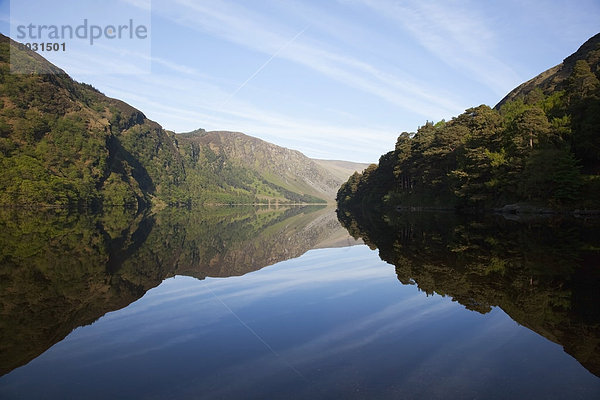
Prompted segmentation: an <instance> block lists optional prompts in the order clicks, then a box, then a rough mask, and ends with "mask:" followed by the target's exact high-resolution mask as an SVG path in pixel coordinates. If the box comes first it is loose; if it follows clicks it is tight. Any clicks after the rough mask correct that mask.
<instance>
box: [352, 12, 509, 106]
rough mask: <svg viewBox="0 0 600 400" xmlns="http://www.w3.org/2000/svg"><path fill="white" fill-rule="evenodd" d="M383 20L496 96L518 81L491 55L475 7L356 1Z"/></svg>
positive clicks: (491, 42) (491, 41) (487, 32)
mask: <svg viewBox="0 0 600 400" xmlns="http://www.w3.org/2000/svg"><path fill="white" fill-rule="evenodd" d="M356 1H358V2H360V3H362V4H363V5H365V6H367V7H369V8H371V9H372V10H375V11H376V12H378V13H379V14H381V15H383V16H385V17H386V18H391V19H393V20H394V21H397V22H399V23H400V24H401V25H402V26H403V27H404V28H405V29H406V30H408V31H409V32H410V33H411V35H412V36H413V37H414V38H415V39H416V40H417V41H418V42H419V43H420V44H421V45H422V46H424V47H425V48H426V49H428V50H429V51H430V52H431V53H432V54H434V55H435V56H437V57H438V58H439V59H440V60H441V61H442V62H444V63H446V64H448V65H450V66H451V67H453V68H455V69H459V70H463V71H467V72H468V73H469V74H472V75H473V77H474V78H475V79H477V80H478V81H480V82H482V83H484V84H485V85H487V86H488V87H489V88H491V89H492V90H494V91H495V92H496V93H498V94H504V93H506V91H507V90H509V89H511V88H512V87H513V86H514V85H515V83H517V82H519V81H520V78H519V77H518V75H517V74H516V73H515V72H514V71H513V70H512V69H511V68H510V67H509V66H508V65H507V64H505V63H504V62H503V61H502V60H500V59H499V58H498V57H496V56H494V55H493V54H494V53H493V50H494V46H495V44H496V36H495V34H494V33H493V32H492V30H491V29H489V28H488V27H487V26H486V24H485V18H484V17H483V16H482V15H479V14H477V12H476V11H475V10H474V9H475V7H468V6H465V5H463V6H462V7H456V5H455V4H454V3H448V2H443V3H432V2H427V1H403V2H393V1H390V0H356Z"/></svg>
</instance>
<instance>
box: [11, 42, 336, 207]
mask: <svg viewBox="0 0 600 400" xmlns="http://www.w3.org/2000/svg"><path fill="white" fill-rule="evenodd" d="M11 53H12V55H13V59H12V61H13V63H17V64H18V66H19V70H21V71H28V73H24V74H12V73H10V64H9V63H10V60H11V57H10V55H11ZM0 105H1V107H0V168H2V171H3V173H2V175H1V176H0V205H3V206H21V207H22V206H40V205H43V206H80V207H89V206H102V205H127V206H134V207H137V208H144V207H147V206H149V205H151V204H159V205H165V204H187V205H190V204H207V203H211V204H232V203H237V204H239V203H243V204H252V203H256V202H269V201H273V202H279V203H317V202H321V203H325V202H326V200H327V199H331V200H333V198H334V195H335V191H336V190H337V188H338V187H339V185H340V184H341V183H342V181H341V180H339V179H337V178H335V177H333V175H331V174H329V172H328V171H326V170H324V169H322V168H320V167H318V166H316V165H315V164H314V163H313V162H312V161H311V160H310V159H308V158H307V157H305V156H304V155H302V154H301V153H299V152H294V153H297V154H296V157H295V159H293V160H292V161H293V162H291V163H287V164H286V161H285V159H277V158H276V157H274V154H275V153H276V152H278V151H279V150H278V149H283V148H280V147H278V146H275V145H271V144H266V142H262V141H259V140H258V139H254V138H251V139H252V140H254V141H257V142H262V143H264V145H261V146H262V147H264V148H265V149H267V150H268V151H267V152H263V153H261V154H262V155H261V157H255V156H256V153H255V152H252V151H250V150H251V149H248V153H247V154H244V153H243V152H241V153H240V152H238V153H237V154H232V153H230V152H228V151H226V149H225V148H219V147H215V146H214V145H213V144H212V143H208V142H205V141H204V139H201V137H202V136H203V133H202V132H195V133H192V134H187V135H177V134H175V133H172V132H168V131H166V130H164V129H163V128H162V127H161V126H160V125H159V124H157V123H156V122H154V121H151V120H149V119H147V118H146V116H145V115H144V114H143V113H142V112H141V111H139V110H137V109H135V108H133V107H131V106H130V105H128V104H126V103H124V102H122V101H120V100H116V99H112V98H109V97H107V96H105V95H104V94H102V93H100V92H99V91H98V90H96V89H95V88H93V87H92V86H90V85H86V84H83V83H78V82H76V81H74V80H73V79H71V78H70V77H69V76H68V75H67V74H66V73H65V72H64V71H62V70H60V69H59V68H57V67H56V66H54V65H52V64H51V63H49V62H48V61H46V60H45V59H44V58H43V57H41V56H40V55H38V54H36V53H35V52H32V51H29V50H27V49H25V50H20V49H18V48H17V46H16V42H14V41H11V40H10V39H9V38H7V37H5V36H1V37H0ZM243 136H245V135H243ZM245 137H246V138H249V137H248V136H245ZM248 140H249V139H248ZM267 145H268V146H267ZM283 150H285V151H288V152H292V151H291V150H287V149H283ZM252 157H255V159H257V160H258V159H260V158H262V159H263V160H270V161H269V162H271V163H272V164H273V163H274V162H275V161H277V162H278V164H273V165H275V166H276V169H278V170H286V171H291V172H290V173H289V174H287V175H285V176H278V175H277V174H275V173H271V171H272V169H271V170H270V169H265V170H264V171H263V170H261V168H262V167H264V165H256V168H251V166H250V165H248V163H247V162H246V160H247V159H252ZM270 157H271V158H272V159H270ZM273 160H275V161H273Z"/></svg>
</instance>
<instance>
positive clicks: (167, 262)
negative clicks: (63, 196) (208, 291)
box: [0, 206, 343, 374]
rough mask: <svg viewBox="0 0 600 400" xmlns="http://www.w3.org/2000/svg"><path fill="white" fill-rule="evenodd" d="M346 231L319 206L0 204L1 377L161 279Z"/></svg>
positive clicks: (292, 252)
mask: <svg viewBox="0 0 600 400" xmlns="http://www.w3.org/2000/svg"><path fill="white" fill-rule="evenodd" d="M336 230H338V231H339V230H343V228H341V227H340V225H339V223H338V222H337V220H336V219H335V216H334V215H332V213H331V210H329V209H326V208H325V207H324V206H305V207H288V208H285V207H281V208H278V209H269V208H266V207H265V208H254V207H217V208H213V209H201V210H188V209H181V208H168V209H165V210H163V211H161V212H159V213H157V214H148V215H141V214H136V213H135V212H133V211H131V212H130V211H128V210H127V209H123V208H110V209H108V210H107V211H105V212H104V213H103V214H81V213H70V212H68V211H65V210H47V211H36V212H34V211H26V210H6V209H5V210H0V354H2V357H1V358H0V374H4V373H7V372H8V371H10V370H12V369H14V368H16V367H18V366H20V365H23V364H25V363H27V362H28V361H29V360H31V359H33V358H35V357H37V356H38V355H39V354H40V353H42V352H43V351H45V350H46V349H47V348H49V347H50V346H52V345H53V344H54V343H56V342H58V341H60V340H62V339H63V338H64V337H65V336H66V335H68V334H69V333H70V332H71V330H73V329H74V328H76V327H78V326H81V325H86V324H90V323H92V322H93V321H95V320H96V319H97V318H99V317H100V316H102V315H104V314H105V313H106V312H108V311H112V310H117V309H120V308H123V307H125V306H127V305H128V304H130V303H131V302H133V301H135V300H137V299H139V298H140V297H142V296H143V295H144V293H146V291H147V290H148V289H150V288H152V287H155V286H157V285H158V284H160V283H161V282H162V280H163V279H165V278H168V277H171V276H174V275H176V274H180V275H190V276H194V277H197V278H199V279H203V278H204V277H206V276H230V275H241V274H244V273H247V272H250V271H254V270H257V269H260V268H262V267H264V266H266V265H270V264H273V263H276V262H278V261H282V260H285V259H288V258H292V257H298V256H300V255H301V254H302V253H304V252H306V251H307V250H310V249H311V248H313V247H314V246H316V245H318V244H319V243H320V242H321V241H323V240H324V239H326V238H328V237H329V236H330V235H331V234H332V232H335V231H336Z"/></svg>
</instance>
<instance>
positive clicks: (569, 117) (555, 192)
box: [337, 60, 600, 209]
mask: <svg viewBox="0 0 600 400" xmlns="http://www.w3.org/2000/svg"><path fill="white" fill-rule="evenodd" d="M599 132H600V83H599V81H598V79H597V77H596V76H595V74H594V73H593V72H591V70H590V67H589V65H588V64H587V63H586V62H585V61H583V60H581V62H580V61H577V63H576V64H575V67H574V70H573V73H572V75H571V77H570V78H569V80H568V85H566V88H565V89H564V90H562V89H561V90H557V91H554V92H550V93H546V94H545V93H544V92H543V91H542V90H540V89H539V88H537V89H535V90H532V91H531V92H529V93H528V94H527V95H526V96H524V97H519V98H516V99H514V100H513V101H509V102H506V103H504V104H503V105H502V107H501V108H500V110H499V111H497V110H494V109H491V108H489V107H487V106H479V107H475V108H471V109H468V110H466V111H465V112H464V113H463V114H461V115H459V116H458V117H456V118H453V119H452V120H450V121H447V122H446V121H442V122H440V123H437V124H435V125H434V124H432V123H429V122H428V123H426V124H425V125H424V126H422V127H420V128H419V129H418V130H417V132H416V133H413V134H410V133H406V132H405V133H402V134H401V135H400V136H399V137H398V141H397V142H396V147H395V149H394V151H392V152H390V153H388V154H386V155H385V156H383V157H382V160H380V164H379V165H378V166H372V167H371V168H370V169H369V170H368V171H365V173H363V174H362V175H357V176H352V177H351V178H350V179H349V180H348V182H347V183H346V184H344V185H342V187H341V188H340V191H339V193H338V197H337V201H338V204H339V205H340V207H342V208H348V209H359V208H362V207H371V208H372V207H375V208H381V207H383V208H386V207H398V206H400V207H409V206H410V207H415V206H417V207H422V206H425V207H427V206H428V207H444V208H450V207H459V208H464V207H467V208H490V207H498V206H502V205H505V204H508V203H512V202H521V201H527V202H530V203H533V204H536V205H540V206H542V205H543V206H551V207H556V208H566V207H569V208H577V207H594V208H598V207H600V196H597V195H595V194H593V193H597V191H596V189H594V188H595V186H594V187H587V185H590V184H591V183H590V182H595V181H592V180H589V179H586V178H585V176H586V174H598V173H600V134H599ZM389 170H391V171H392V174H390V173H389Z"/></svg>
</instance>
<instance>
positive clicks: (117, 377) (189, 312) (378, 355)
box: [0, 246, 600, 398]
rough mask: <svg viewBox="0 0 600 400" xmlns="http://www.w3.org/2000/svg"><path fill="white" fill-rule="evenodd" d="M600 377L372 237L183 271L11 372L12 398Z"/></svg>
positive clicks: (414, 394)
mask: <svg viewBox="0 0 600 400" xmlns="http://www.w3.org/2000/svg"><path fill="white" fill-rule="evenodd" d="M598 395H600V380H599V379H598V378H596V377H595V376H593V375H591V374H590V373H588V372H587V371H586V370H585V369H584V368H583V367H582V366H580V365H579V363H578V362H577V361H575V360H574V359H572V358H571V357H570V356H568V355H567V354H565V353H564V352H563V351H562V349H561V348H560V346H558V345H556V344H553V343H551V342H549V341H547V340H546V339H544V338H542V337H540V336H538V335H537V334H535V333H533V332H531V331H529V330H528V329H526V328H524V327H521V326H519V325H518V324H516V323H515V322H513V321H512V320H511V319H510V318H509V317H507V316H506V315H505V314H504V313H503V312H502V311H501V310H499V309H494V310H492V312H490V313H488V314H485V315H481V314H478V313H474V312H471V311H468V310H466V309H465V308H464V307H462V306H461V305H460V304H458V303H456V302H452V301H451V300H450V299H449V298H443V297H440V296H433V297H426V296H425V295H424V293H421V292H418V291H417V290H416V288H415V287H414V286H402V285H401V284H400V283H399V282H398V280H397V279H396V275H395V272H394V268H393V266H391V265H388V264H386V263H384V262H382V261H380V260H379V258H378V257H377V255H376V252H372V251H370V250H369V249H368V248H367V247H366V246H356V247H352V248H344V249H324V250H313V251H310V252H308V253H306V254H305V255H304V256H302V257H300V258H297V259H293V260H288V261H285V262H282V263H279V264H276V265H274V266H271V267H268V268H265V269H262V270H260V271H257V272H254V273H250V274H247V275H245V276H241V277H232V278H221V279H206V280H204V281H198V280H195V279H193V278H187V277H181V276H178V277H175V278H172V279H168V280H166V281H165V282H163V283H162V284H161V285H160V286H159V287H158V288H155V289H152V290H150V291H149V292H148V293H147V294H146V295H145V296H144V297H143V298H142V299H140V300H139V301H137V302H135V303H133V304H132V305H130V306H129V307H127V308H125V309H123V310H119V311H116V312H112V313H109V314H107V315H106V316H104V317H103V318H101V319H99V320H98V321H96V322H95V323H94V324H92V325H90V326H86V327H82V328H79V329H77V330H75V331H74V332H73V333H72V334H71V335H69V336H68V337H67V338H66V339H65V340H63V341H62V342H60V343H58V344H56V345H55V346H54V347H52V348H51V349H50V350H48V351H47V352H46V353H44V354H43V355H42V356H40V357H38V358H37V359H35V360H34V361H32V362H30V363H29V364H28V365H26V366H24V367H21V368H19V369H17V370H14V371H13V372H11V373H10V374H8V375H6V376H5V377H3V378H0V397H2V398H11V396H12V398H39V397H43V396H48V397H51V398H65V397H72V398H138V397H143V398H165V397H167V398H169V397H172V398H190V397H192V398H282V397H285V398H294V397H297V398H319V397H320V398H324V397H339V398H342V397H343V398H353V397H355V398H386V397H389V398H397V397H402V398H476V397H477V398H515V397H517V398H522V397H527V398H540V397H543V398H567V397H568V398H593V397H596V396H598Z"/></svg>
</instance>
